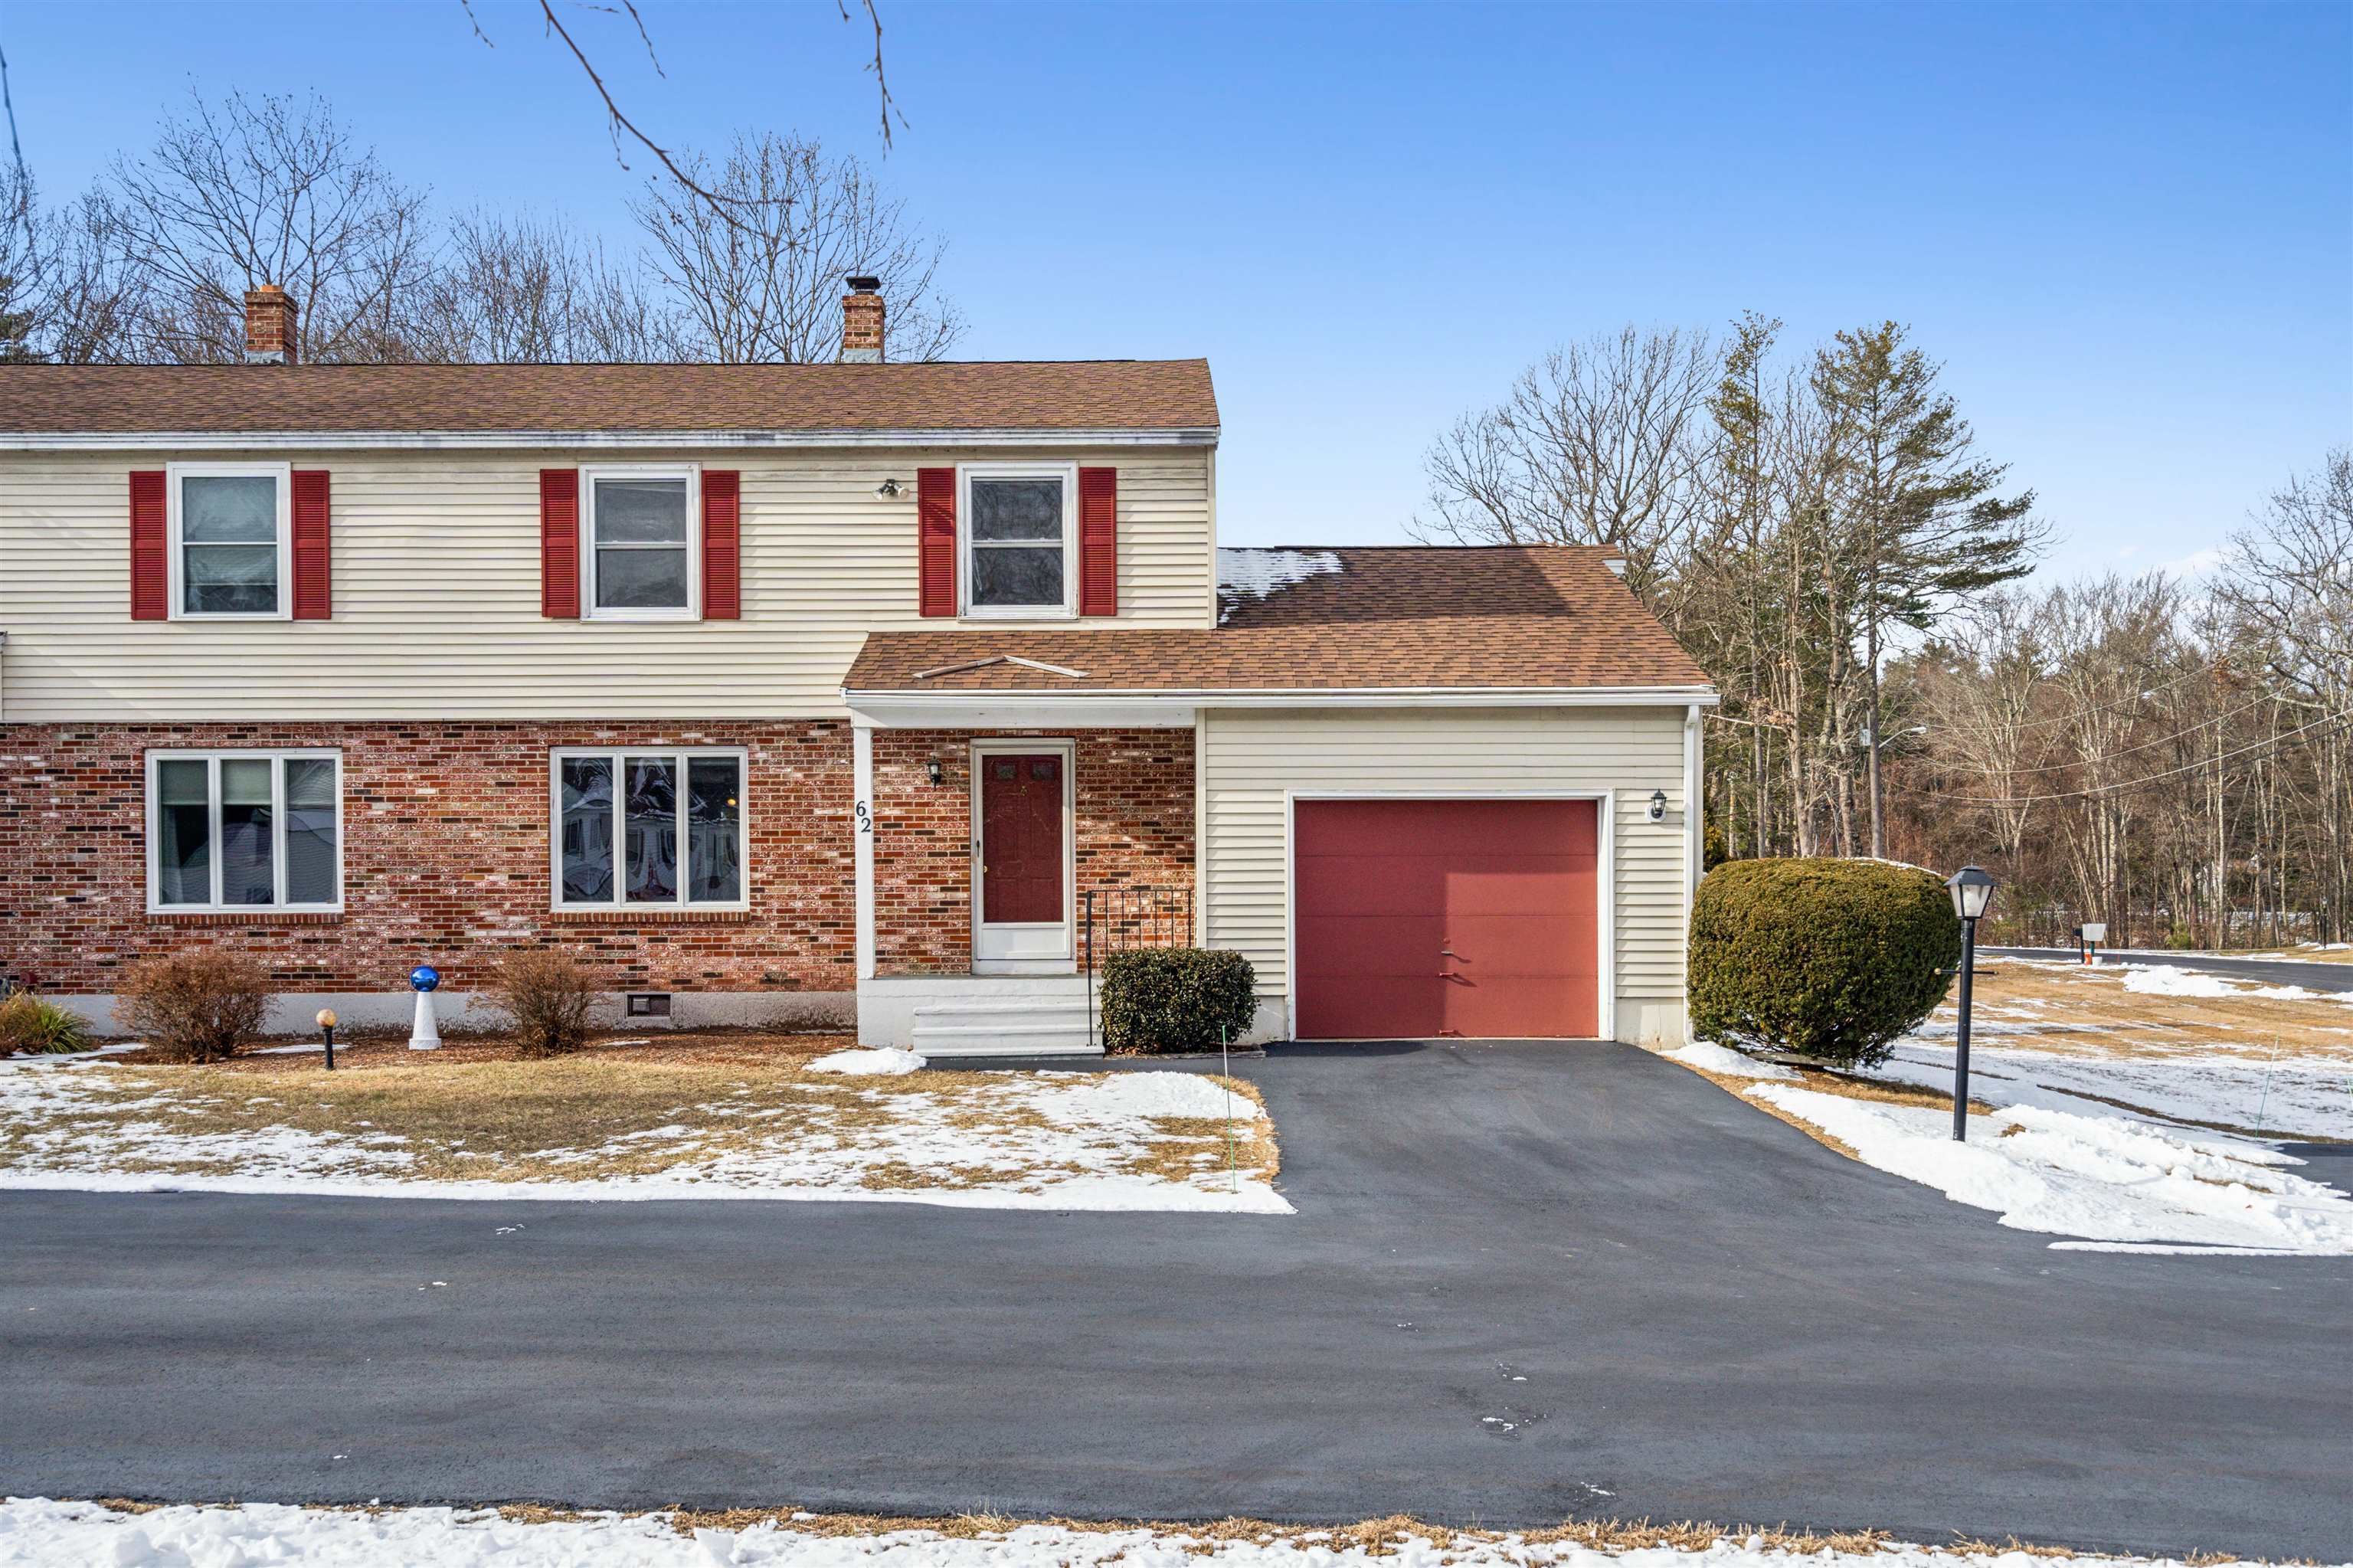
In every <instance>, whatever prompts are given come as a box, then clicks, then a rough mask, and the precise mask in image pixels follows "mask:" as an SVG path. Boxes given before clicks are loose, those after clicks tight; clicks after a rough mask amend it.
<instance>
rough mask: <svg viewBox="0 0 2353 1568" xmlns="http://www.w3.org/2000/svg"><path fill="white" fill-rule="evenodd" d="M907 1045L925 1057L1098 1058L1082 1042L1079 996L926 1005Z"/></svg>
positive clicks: (1082, 1005) (1083, 1014) (1084, 1030)
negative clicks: (1081, 1056)
mask: <svg viewBox="0 0 2353 1568" xmlns="http://www.w3.org/2000/svg"><path fill="white" fill-rule="evenodd" d="M911 1043H912V1044H913V1046H914V1048H915V1050H916V1051H918V1052H920V1053H921V1054H923V1055H925V1056H1067V1055H1098V1054H1101V1047H1099V1046H1095V1045H1092V1044H1089V1043H1088V1040H1087V1003H1086V998H1085V997H1084V996H1083V995H1082V996H1080V997H1078V998H1077V999H1075V1000H1065V999H1064V998H1061V997H1042V996H1040V997H1008V998H1006V999H1004V1000H1001V1001H999V1000H996V999H991V1000H988V1001H935V1002H931V1003H928V1004H926V1005H923V1006H921V1007H918V1008H916V1009H915V1016H914V1029H913V1039H912V1042H911Z"/></svg>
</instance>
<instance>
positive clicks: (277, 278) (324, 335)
mask: <svg viewBox="0 0 2353 1568" xmlns="http://www.w3.org/2000/svg"><path fill="white" fill-rule="evenodd" d="M100 201H101V202H102V204H103V205H102V218H100V219H94V220H93V222H94V225H96V226H100V227H103V228H105V229H106V230H107V231H108V232H110V233H111V236H113V237H114V238H115V240H116V241H117V242H118V244H119V248H120V253H121V258H122V260H123V261H124V262H125V264H126V265H127V266H128V267H129V268H130V269H131V270H132V273H133V275H134V277H135V279H136V281H137V284H138V295H139V299H138V302H137V309H136V313H135V316H134V319H133V320H132V323H131V325H130V336H131V339H132V342H131V343H130V344H129V345H128V348H127V351H126V355H125V356H126V357H136V358H142V359H160V360H166V361H176V362H187V363H218V362H223V361H228V360H234V359H235V358H237V355H238V354H239V352H240V351H241V344H242V341H243V310H244V298H245V291H246V290H248V289H249V288H252V287H255V286H256V285H258V284H261V283H276V284H278V285H280V287H282V288H285V289H286V290H288V291H290V292H291V293H292V294H293V295H294V296H295V298H296V299H297V300H299V301H300V302H301V307H302V309H301V321H300V323H299V333H300V338H299V344H300V350H301V357H302V358H304V359H305V360H311V361H322V360H353V361H369V360H386V359H403V358H407V357H410V356H411V349H410V340H411V337H412V335H413V334H414V330H415V327H416V322H415V319H414V316H413V314H412V311H413V306H414V304H415V302H417V298H418V297H419V293H420V288H421V285H422V284H423V283H424V282H425V281H426V279H427V276H428V275H429V272H430V270H431V265H432V257H431V240H430V236H429V234H428V232H427V228H426V223H425V196H424V193H423V192H421V191H418V190H416V189H414V188H413V187H411V186H408V185H404V184H402V183H401V182H400V181H399V180H397V179H396V178H395V177H394V176H393V175H392V174H391V173H390V171H388V170H387V169H386V168H385V166H384V164H383V163H382V162H381V161H380V160H379V159H378V158H377V157H376V154H375V151H374V150H373V149H368V148H362V147H359V146H357V145H356V144H354V143H353V139H352V136H351V133H350V132H349V131H348V130H347V129H345V128H344V127H343V125H341V124H340V123H338V122H337V121H336V120H335V118H334V115H333V113H332V111H331V110H330V109H329V108H328V106H327V103H326V101H324V100H323V99H321V98H318V97H315V96H314V97H311V98H309V99H296V98H292V97H276V96H265V97H262V98H259V99H248V98H246V97H245V96H244V95H243V94H241V93H236V92H232V93H230V94H229V95H228V96H227V98H226V99H223V100H220V101H208V100H206V98H205V97H204V96H203V95H202V94H200V93H199V94H192V103H191V107H190V109H189V111H188V112H187V113H186V114H185V115H184V116H182V117H181V118H178V119H176V120H168V121H166V122H164V127H163V130H162V132H161V133H160V134H159V135H158V136H157V138H156V142H155V145H154V147H153V149H152V150H151V151H150V152H149V154H147V155H146V156H145V157H143V158H139V159H131V158H123V157H118V158H117V159H116V160H115V161H114V164H113V167H112V170H111V175H110V177H109V179H108V180H107V181H106V182H105V184H104V185H103V186H102V187H101V191H100Z"/></svg>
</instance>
